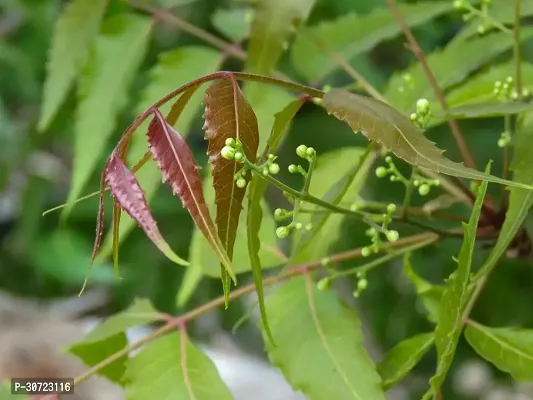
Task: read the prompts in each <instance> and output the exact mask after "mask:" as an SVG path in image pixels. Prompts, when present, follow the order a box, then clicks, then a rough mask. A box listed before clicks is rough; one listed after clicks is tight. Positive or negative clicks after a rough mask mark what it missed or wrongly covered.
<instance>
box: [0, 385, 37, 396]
mask: <svg viewBox="0 0 533 400" xmlns="http://www.w3.org/2000/svg"><path fill="white" fill-rule="evenodd" d="M29 399H30V397H29V396H27V395H25V394H11V383H10V382H8V381H4V382H2V381H0V400H29Z"/></svg>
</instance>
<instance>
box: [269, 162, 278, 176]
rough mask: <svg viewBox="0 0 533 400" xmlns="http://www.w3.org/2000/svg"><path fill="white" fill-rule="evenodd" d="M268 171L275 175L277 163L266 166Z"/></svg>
mask: <svg viewBox="0 0 533 400" xmlns="http://www.w3.org/2000/svg"><path fill="white" fill-rule="evenodd" d="M268 171H269V172H270V173H271V174H272V175H276V174H278V173H279V165H278V164H270V165H269V166H268Z"/></svg>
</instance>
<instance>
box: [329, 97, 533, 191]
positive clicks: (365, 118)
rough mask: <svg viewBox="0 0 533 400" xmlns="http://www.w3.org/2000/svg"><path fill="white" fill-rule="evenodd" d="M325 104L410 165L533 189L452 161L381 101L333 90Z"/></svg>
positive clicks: (452, 174) (356, 129)
mask: <svg viewBox="0 0 533 400" xmlns="http://www.w3.org/2000/svg"><path fill="white" fill-rule="evenodd" d="M322 104H323V106H324V108H325V109H326V110H327V112H328V113H329V114H333V115H334V116H335V117H336V118H337V119H339V120H341V121H345V122H346V123H347V124H348V125H350V127H351V128H352V129H353V130H354V132H358V131H361V132H362V133H363V135H365V136H366V137H367V138H368V139H369V140H373V141H376V142H378V143H380V144H383V145H384V146H385V147H386V148H387V149H389V150H390V151H392V152H393V153H394V154H395V155H396V156H397V157H399V158H401V159H402V160H404V161H406V162H408V163H409V164H412V165H415V166H421V167H425V168H428V169H430V170H432V171H435V172H440V173H442V174H446V175H451V176H457V177H462V178H467V179H479V180H486V181H489V182H494V183H500V184H504V185H509V186H515V187H520V188H525V189H533V186H530V185H526V184H523V183H519V182H512V181H508V180H506V179H502V178H498V177H496V176H493V175H489V174H486V173H483V172H481V171H477V170H475V169H472V168H468V167H465V166H464V165H463V164H461V163H455V162H453V161H450V160H449V159H447V158H445V157H444V156H443V155H442V153H443V150H440V149H439V148H437V147H436V146H435V143H434V142H432V141H430V140H429V139H427V138H426V137H425V136H424V132H423V131H422V130H421V129H420V128H418V127H417V126H415V125H414V124H413V123H412V122H411V121H410V120H409V119H408V118H406V117H405V116H404V115H403V114H401V113H400V112H399V111H397V110H395V109H394V108H392V107H391V106H389V105H387V104H385V103H382V102H380V101H378V100H374V99H372V98H368V97H364V96H360V95H357V94H355V93H350V92H348V91H346V90H343V89H333V90H331V91H329V92H327V93H326V94H325V95H324V98H323V100H322Z"/></svg>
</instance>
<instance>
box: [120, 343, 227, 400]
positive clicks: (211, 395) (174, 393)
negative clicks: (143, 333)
mask: <svg viewBox="0 0 533 400" xmlns="http://www.w3.org/2000/svg"><path fill="white" fill-rule="evenodd" d="M124 381H125V383H126V398H127V399H128V400H146V399H180V400H232V399H233V397H232V396H231V393H230V391H229V389H228V388H227V387H226V385H225V384H224V382H222V380H221V378H220V375H219V373H218V371H217V369H216V367H215V366H214V365H213V363H212V362H211V360H210V359H209V358H207V356H206V355H205V354H203V353H202V352H201V351H200V350H198V349H197V348H196V347H195V346H194V345H193V344H192V343H191V342H190V341H189V340H188V339H187V338H186V337H183V336H182V334H178V333H171V334H168V335H166V336H164V337H162V338H158V339H156V340H155V341H153V342H151V343H150V344H148V345H147V346H146V347H145V348H144V349H143V350H142V351H141V352H140V353H139V354H138V355H136V356H135V357H133V358H132V359H130V360H129V361H128V363H127V366H126V373H125V374H124Z"/></svg>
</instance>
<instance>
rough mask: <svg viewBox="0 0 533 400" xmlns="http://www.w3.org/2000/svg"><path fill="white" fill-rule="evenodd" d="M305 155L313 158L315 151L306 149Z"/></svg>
mask: <svg viewBox="0 0 533 400" xmlns="http://www.w3.org/2000/svg"><path fill="white" fill-rule="evenodd" d="M306 154H307V157H314V156H315V155H316V151H315V149H313V148H312V147H308V148H307V151H306Z"/></svg>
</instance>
